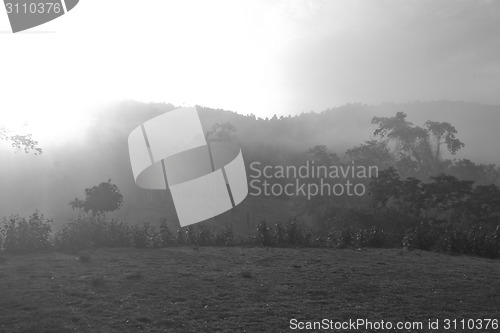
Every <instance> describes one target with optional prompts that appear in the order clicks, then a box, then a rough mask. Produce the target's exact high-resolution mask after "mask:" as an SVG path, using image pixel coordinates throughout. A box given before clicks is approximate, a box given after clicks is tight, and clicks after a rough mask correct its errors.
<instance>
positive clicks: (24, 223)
mask: <svg viewBox="0 0 500 333" xmlns="http://www.w3.org/2000/svg"><path fill="white" fill-rule="evenodd" d="M51 224H52V220H51V219H47V218H45V217H44V216H43V214H40V213H39V212H38V211H35V212H34V213H33V214H32V215H31V216H30V217H29V219H28V220H26V219H25V218H22V217H19V216H18V215H12V216H10V217H9V218H8V219H7V218H4V220H3V226H2V227H1V228H0V233H1V234H2V236H3V249H4V251H5V252H9V253H29V252H39V251H46V250H49V249H50V248H51V246H52V245H51V242H50V234H51V232H52V227H51Z"/></svg>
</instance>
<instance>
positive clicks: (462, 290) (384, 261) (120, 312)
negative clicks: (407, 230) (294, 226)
mask: <svg viewBox="0 0 500 333" xmlns="http://www.w3.org/2000/svg"><path fill="white" fill-rule="evenodd" d="M499 314H500V261H498V260H488V259H482V258H473V257H460V256H448V255H443V254H437V253H432V252H422V251H412V252H403V251H402V250H396V249H388V250H386V249H368V250H366V251H355V250H347V249H346V250H335V249H308V248H307V249H279V248H271V249H266V248H243V247H232V248H210V247H208V248H200V249H199V250H194V249H192V248H189V247H185V248H167V249H156V250H137V249H101V250H96V251H94V252H92V253H91V255H90V260H89V261H88V262H82V261H80V260H77V256H75V255H67V254H61V253H47V254H38V255H22V256H10V255H9V256H7V255H3V256H2V257H1V258H0V331H1V332H138V331H146V332H288V331H290V329H289V321H290V319H292V318H297V319H298V320H321V319H323V318H328V319H332V320H336V321H343V320H348V319H357V318H366V319H369V320H372V321H380V320H385V321H394V322H396V321H403V320H408V321H424V322H425V323H427V321H428V319H437V318H438V319H445V318H450V319H453V318H457V319H461V318H473V319H475V318H497V319H498V318H499V316H500V315H499ZM426 331H427V330H419V331H418V332H426ZM440 331H443V330H440ZM359 332H361V331H359ZM393 332H394V331H393ZM405 332H417V331H416V330H413V331H412V330H407V331H405ZM436 332H437V331H436ZM447 332H453V330H448V331H447Z"/></svg>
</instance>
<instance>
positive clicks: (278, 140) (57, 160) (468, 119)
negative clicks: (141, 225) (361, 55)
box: [0, 101, 500, 222]
mask: <svg viewBox="0 0 500 333" xmlns="http://www.w3.org/2000/svg"><path fill="white" fill-rule="evenodd" d="M173 109H175V107H174V106H173V105H171V104H163V103H162V104H145V103H139V102H133V101H126V102H122V103H118V104H116V105H115V106H113V107H111V108H109V109H106V110H102V111H101V112H99V113H96V114H95V118H94V122H93V124H92V125H91V126H90V127H89V128H88V129H87V131H86V133H82V136H83V139H82V141H81V142H80V143H73V142H68V143H67V144H64V143H63V144H60V145H58V146H54V147H43V148H44V153H43V154H42V155H40V156H32V155H25V154H22V153H17V154H15V153H13V152H12V151H11V150H2V151H0V154H1V158H2V161H3V167H2V168H3V172H2V173H1V174H0V182H1V184H2V186H1V188H0V192H1V193H0V195H2V198H6V199H5V200H4V201H3V202H2V203H0V216H6V215H9V214H11V213H19V214H22V215H27V214H29V213H31V212H33V210H34V209H36V208H38V209H40V210H41V211H42V212H44V213H46V215H48V216H51V217H55V218H56V220H58V221H63V222H64V220H65V219H66V218H67V217H69V216H71V214H72V212H71V209H70V208H69V206H68V203H69V201H71V200H72V199H74V198H75V197H81V196H82V195H83V190H84V189H85V188H88V187H91V186H94V185H97V184H98V183H100V182H103V181H107V180H108V179H110V178H111V179H112V180H113V182H114V183H116V184H117V185H118V187H119V188H120V190H121V191H122V193H123V195H124V198H125V205H124V207H123V208H122V210H121V211H120V212H119V214H120V218H124V219H126V220H129V222H133V221H139V222H148V221H155V222H156V221H158V219H159V217H167V218H168V219H169V220H175V219H176V215H175V210H174V208H173V205H171V199H169V194H168V192H167V191H151V190H144V189H140V188H138V187H137V186H136V185H135V183H134V181H133V176H132V171H131V167H130V161H129V156H128V147H127V139H128V135H129V133H130V132H131V131H132V130H133V129H134V128H136V127H137V126H138V125H140V124H141V123H142V122H144V121H146V120H148V119H151V118H152V117H154V116H156V115H159V114H162V113H164V112H168V111H170V110H173ZM398 111H403V112H405V113H407V115H408V117H407V120H409V121H411V122H413V123H414V124H416V125H423V124H424V123H425V121H427V120H433V121H447V122H450V123H451V124H452V125H454V126H455V127H456V129H457V131H458V134H457V137H458V138H460V139H461V140H462V141H463V142H464V143H465V148H463V149H462V150H461V151H460V152H459V153H458V154H457V155H456V158H469V159H471V160H473V161H475V162H480V163H495V164H500V154H499V152H500V149H499V148H497V143H499V142H500V131H498V129H497V127H498V124H500V106H490V105H482V104H474V103H463V102H447V101H439V102H415V103H405V104H382V105H377V106H369V105H362V104H348V105H344V106H341V107H336V108H331V109H328V110H325V111H323V112H320V113H304V114H301V115H298V116H294V117H291V116H288V117H280V118H278V117H272V118H271V119H261V118H256V117H255V116H253V115H240V114H238V113H235V112H231V111H225V110H216V109H210V108H207V107H200V117H201V118H202V123H204V126H205V127H206V128H205V130H207V129H209V128H210V127H211V126H212V125H213V124H215V123H223V122H231V123H232V124H233V125H234V126H235V127H236V130H237V132H236V135H237V137H238V139H239V141H240V144H241V146H242V148H243V150H244V157H245V160H246V163H247V164H248V163H250V162H252V161H253V160H265V161H269V162H273V163H279V162H281V163H286V161H287V160H288V157H289V156H292V155H296V154H301V153H304V152H305V151H306V150H307V149H309V148H311V147H313V146H315V145H326V146H328V147H329V148H330V149H331V150H332V151H334V152H336V153H337V154H338V155H339V156H340V157H343V156H344V153H345V151H346V150H347V149H349V148H352V147H353V146H355V145H359V144H361V143H363V142H364V141H365V140H368V139H369V138H370V137H371V135H372V133H373V131H374V130H375V126H374V125H372V124H371V119H372V118H373V117H374V116H394V115H395V114H396V112H398ZM166 202H167V203H170V204H165V203H166ZM247 205H254V203H247ZM253 207H254V208H253V209H254V211H255V210H259V209H267V210H270V211H271V210H272V209H271V208H269V207H267V208H266V207H264V208H262V207H263V206H259V207H260V208H259V207H257V208H255V205H254V206H253ZM246 208H248V207H246ZM284 209H286V207H284ZM234 214H236V217H243V216H244V215H241V216H240V215H238V212H236V213H234Z"/></svg>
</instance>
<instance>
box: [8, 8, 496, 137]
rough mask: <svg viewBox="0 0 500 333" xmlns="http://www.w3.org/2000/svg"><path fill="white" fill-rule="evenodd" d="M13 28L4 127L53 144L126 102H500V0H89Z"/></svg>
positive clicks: (236, 105)
mask: <svg viewBox="0 0 500 333" xmlns="http://www.w3.org/2000/svg"><path fill="white" fill-rule="evenodd" d="M9 30H10V26H9V24H8V19H7V15H6V13H5V11H3V10H0V47H1V52H0V66H2V69H1V73H0V117H1V118H0V123H1V122H3V123H13V122H14V121H15V120H18V119H24V120H28V121H31V123H32V124H33V123H34V124H36V126H37V127H36V130H35V132H36V131H38V132H39V135H42V136H45V137H51V138H52V139H56V138H59V139H61V138H64V137H65V136H69V135H71V134H75V133H78V129H80V128H82V127H83V126H84V125H85V123H86V122H87V121H88V117H87V116H86V114H87V113H88V112H89V110H91V109H92V108H93V107H94V106H96V105H100V104H101V103H104V102H107V101H115V100H120V99H135V100H140V101H156V102H162V101H164V102H171V103H173V104H176V105H182V104H185V105H195V104H198V105H204V106H209V107H213V108H223V109H228V110H233V111H237V112H239V113H242V114H247V113H254V114H256V115H257V116H262V117H266V116H269V117H271V116H272V115H273V114H275V113H276V114H278V115H286V114H298V113H300V112H303V111H311V110H314V111H322V110H324V109H326V108H328V107H333V106H339V105H343V104H345V103H349V102H362V103H369V104H373V103H380V102H384V101H388V102H392V101H394V102H407V101H413V100H436V99H450V100H463V101H471V102H482V103H492V104H500V93H499V91H500V1H477V0H470V1H458V0H453V1H441V0H433V1H422V0H413V1H410V0H406V1H376V0H365V1H353V0H348V1H347V0H346V1H335V0H329V1H320V0H315V1H312V0H311V1H307V0H304V1H292V0H289V1H279V0H261V1H258V0H248V1H235V0H229V1H208V0H200V1H189V0H182V1H167V0H141V1H138V0H137V1H130V0H104V1H103V0H80V3H79V4H78V6H77V7H76V8H74V9H73V10H72V11H71V12H69V13H68V14H66V15H65V16H63V17H61V18H59V19H56V20H54V21H52V22H50V23H47V24H45V25H42V26H39V27H36V28H33V29H31V30H29V31H28V32H27V33H19V34H12V33H8V32H9ZM42 32H46V33H42ZM48 129H50V130H48Z"/></svg>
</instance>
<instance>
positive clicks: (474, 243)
mask: <svg viewBox="0 0 500 333" xmlns="http://www.w3.org/2000/svg"><path fill="white" fill-rule="evenodd" d="M252 241H253V243H254V244H256V245H262V246H278V247H282V246H311V247H333V248H365V247H374V248H394V247H401V246H402V247H403V248H405V249H407V250H412V249H421V250H432V251H438V252H445V253H451V254H468V255H477V256H482V257H489V258H498V257H500V225H498V226H496V227H492V226H490V225H480V224H473V225H468V226H450V225H447V226H441V225H432V224H430V223H429V222H428V221H422V222H421V223H420V224H419V225H418V226H416V227H413V228H409V229H407V230H406V232H405V234H404V235H403V236H400V237H398V236H397V234H395V233H394V232H393V231H385V230H384V229H381V228H379V227H371V228H360V227H357V228H356V227H347V228H338V229H336V228H333V229H331V230H330V232H328V233H327V234H326V235H325V236H319V237H313V235H312V232H311V230H305V229H304V228H302V227H301V225H300V224H299V223H297V222H296V221H291V222H289V223H288V224H286V225H285V226H283V225H282V224H280V223H277V224H275V225H274V226H271V225H269V224H268V223H267V222H265V221H261V222H260V223H259V224H258V226H257V233H256V234H255V235H254V236H253V237H252Z"/></svg>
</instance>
